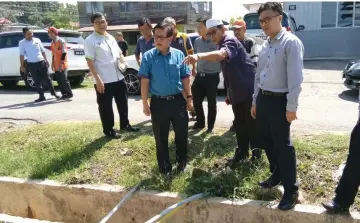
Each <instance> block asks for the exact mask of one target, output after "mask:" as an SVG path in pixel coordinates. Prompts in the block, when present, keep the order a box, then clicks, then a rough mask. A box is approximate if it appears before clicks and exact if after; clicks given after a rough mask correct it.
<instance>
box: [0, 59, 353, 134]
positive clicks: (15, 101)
mask: <svg viewBox="0 0 360 223" xmlns="http://www.w3.org/2000/svg"><path fill="white" fill-rule="evenodd" d="M345 64H346V62H341V61H338V62H332V61H331V62H306V63H305V65H306V66H305V68H306V69H305V80H304V84H303V91H302V93H301V97H300V108H299V111H298V118H299V119H298V120H297V121H296V122H295V123H294V125H293V129H295V130H298V131H305V132H309V133H311V132H322V131H334V132H337V131H339V132H349V131H351V129H352V127H353V126H354V124H355V122H356V120H357V114H358V112H357V106H358V105H357V101H358V100H357V95H356V94H354V92H351V91H349V90H347V89H346V88H345V87H344V86H343V84H342V80H341V70H342V68H343V67H344V66H345ZM74 94H75V98H74V100H73V101H71V102H59V101H56V100H54V99H52V97H51V96H50V95H49V94H47V95H46V96H47V97H48V99H49V100H47V101H45V102H43V103H39V104H34V103H32V101H33V100H34V99H36V98H37V95H36V93H34V92H29V91H11V90H3V89H1V88H0V118H1V117H2V118H3V117H12V118H31V119H36V120H38V121H41V122H52V121H88V120H99V115H98V112H97V105H96V100H95V92H94V90H93V89H78V90H74ZM218 101H219V103H218V116H217V122H216V125H217V126H221V127H229V126H230V125H231V122H232V119H233V114H232V110H231V107H230V106H227V105H226V104H225V103H224V96H219V97H218ZM204 106H205V107H206V106H207V105H206V102H204ZM129 107H130V109H129V117H130V121H131V122H132V123H139V122H143V121H146V120H149V118H148V117H146V116H144V115H143V113H142V104H141V101H140V97H131V98H130V99H129ZM114 108H115V106H114Z"/></svg>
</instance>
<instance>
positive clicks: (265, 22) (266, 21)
mask: <svg viewBox="0 0 360 223" xmlns="http://www.w3.org/2000/svg"><path fill="white" fill-rule="evenodd" d="M277 16H280V15H274V16H269V17H266V18H264V19H259V23H260V25H261V24H267V23H268V22H269V21H270V20H271V19H272V18H275V17H277Z"/></svg>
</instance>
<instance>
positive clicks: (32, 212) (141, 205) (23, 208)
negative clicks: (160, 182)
mask: <svg viewBox="0 0 360 223" xmlns="http://www.w3.org/2000/svg"><path fill="white" fill-rule="evenodd" d="M126 193H127V191H125V190H123V189H122V188H121V187H118V186H109V185H99V186H95V185H71V186H69V185H63V184H60V183H58V182H54V181H48V180H45V181H31V180H24V179H19V178H8V177H0V213H1V214H7V215H12V216H19V217H24V218H32V219H39V220H46V221H52V222H71V223H72V222H74V223H77V222H79V223H80V222H81V223H93V222H94V223H95V222H99V221H100V220H101V219H102V218H103V217H104V216H105V215H106V214H107V213H108V212H109V211H110V210H111V209H112V208H113V207H114V206H115V205H116V204H117V203H118V202H119V201H120V200H121V199H122V198H123V197H124V196H125V194H126ZM180 200H182V197H181V196H180V195H179V194H177V193H167V192H163V193H159V192H152V191H142V190H140V191H139V192H137V193H136V194H135V195H134V197H132V198H131V199H130V200H129V201H128V202H127V203H126V204H125V205H124V206H123V207H122V208H121V209H120V210H119V211H118V212H116V213H115V214H114V215H113V217H112V218H111V219H110V221H109V222H117V223H143V222H146V221H147V220H149V219H150V218H151V217H153V216H155V215H157V214H159V213H160V212H161V211H162V210H164V209H166V208H167V207H169V206H171V205H172V204H174V203H176V202H178V201H180ZM0 222H1V220H0ZM167 222H171V223H204V222H209V223H295V222H297V223H301V222H304V223H315V222H316V223H320V222H324V223H325V222H326V223H328V222H337V223H360V215H359V213H353V216H352V217H345V216H333V215H328V214H325V213H324V209H323V208H321V207H316V206H310V205H297V206H296V208H295V209H294V210H292V211H288V212H281V211H279V210H276V204H274V203H272V202H264V201H254V200H242V201H236V202H234V201H230V200H226V199H223V198H209V199H207V200H201V201H195V202H193V203H190V204H189V205H187V206H185V207H184V208H183V209H181V210H179V211H178V212H176V214H175V215H173V216H172V217H171V218H169V219H168V220H167Z"/></svg>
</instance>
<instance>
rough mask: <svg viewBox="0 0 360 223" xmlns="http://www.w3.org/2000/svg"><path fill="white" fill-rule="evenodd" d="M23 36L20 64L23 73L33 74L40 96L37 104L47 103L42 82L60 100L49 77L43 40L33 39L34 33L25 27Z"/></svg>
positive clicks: (20, 47)
mask: <svg viewBox="0 0 360 223" xmlns="http://www.w3.org/2000/svg"><path fill="white" fill-rule="evenodd" d="M23 34H24V36H25V39H23V40H21V41H20V42H19V49H20V64H21V68H20V69H21V71H22V72H24V73H25V72H26V69H28V72H30V73H31V76H32V78H33V80H34V82H35V87H36V90H37V92H38V94H39V98H38V99H36V100H35V102H41V101H45V100H46V98H45V95H44V89H43V87H42V84H41V83H42V82H43V83H45V84H47V85H48V87H49V88H50V92H51V95H53V96H55V97H56V98H60V96H58V95H57V94H56V92H55V89H54V86H53V85H52V82H51V79H50V76H49V71H48V68H49V62H48V60H47V58H46V54H45V49H44V47H43V45H42V43H41V40H40V39H38V38H35V37H33V32H32V31H31V30H30V29H29V28H27V27H25V28H23ZM25 57H26V60H27V67H26V68H25Z"/></svg>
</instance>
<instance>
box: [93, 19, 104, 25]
mask: <svg viewBox="0 0 360 223" xmlns="http://www.w3.org/2000/svg"><path fill="white" fill-rule="evenodd" d="M94 23H95V24H97V25H103V24H106V20H101V21H97V22H94Z"/></svg>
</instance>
